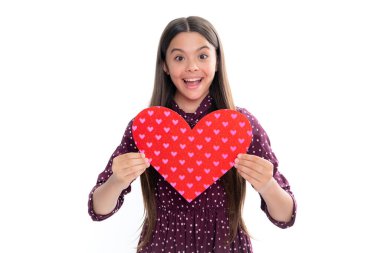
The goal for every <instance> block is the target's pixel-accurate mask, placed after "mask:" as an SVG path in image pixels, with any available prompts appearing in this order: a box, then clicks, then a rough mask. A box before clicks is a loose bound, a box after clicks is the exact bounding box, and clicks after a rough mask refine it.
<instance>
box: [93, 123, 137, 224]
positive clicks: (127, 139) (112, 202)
mask: <svg viewBox="0 0 380 253" xmlns="http://www.w3.org/2000/svg"><path fill="white" fill-rule="evenodd" d="M132 123H133V121H131V122H130V123H129V125H128V127H127V128H126V130H125V133H124V136H123V138H122V141H121V143H120V145H119V146H118V147H117V148H116V150H115V151H114V153H113V154H112V156H111V158H110V159H109V161H108V164H107V166H106V168H105V170H104V171H103V172H102V173H100V174H99V176H98V180H97V183H96V185H95V186H94V187H93V188H92V190H91V192H90V194H89V200H88V213H89V215H90V216H91V218H92V219H93V220H95V221H101V220H104V219H106V218H108V217H110V216H112V215H113V214H114V213H115V212H117V211H118V210H119V208H120V207H121V206H122V204H123V202H124V195H125V194H127V193H129V192H130V191H131V186H130V183H131V182H132V181H133V180H132V179H131V178H134V177H128V176H127V178H126V179H123V176H125V174H123V173H122V172H120V170H122V168H123V166H124V165H125V160H126V158H125V155H124V154H126V153H131V152H137V151H138V150H137V147H136V145H135V143H134V140H133V137H132ZM139 155H141V154H139ZM140 159H143V158H140ZM114 164H115V165H114ZM115 168H116V169H117V171H118V172H117V173H114V171H115ZM116 174H118V175H119V176H117V175H116ZM132 174H133V173H132ZM135 176H136V177H137V176H138V175H137V174H135Z"/></svg>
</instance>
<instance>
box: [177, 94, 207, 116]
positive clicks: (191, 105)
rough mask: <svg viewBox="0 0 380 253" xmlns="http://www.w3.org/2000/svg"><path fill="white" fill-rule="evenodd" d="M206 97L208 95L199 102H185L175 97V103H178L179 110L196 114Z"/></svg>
mask: <svg viewBox="0 0 380 253" xmlns="http://www.w3.org/2000/svg"><path fill="white" fill-rule="evenodd" d="M206 96H207V94H206V95H205V96H204V97H202V98H199V99H197V100H184V99H181V98H179V97H178V96H176V95H175V96H174V101H175V102H176V103H177V105H178V106H179V108H181V110H183V111H184V112H186V113H194V112H196V111H197V109H198V107H199V105H200V104H201V102H202V101H203V99H204V98H205V97H206Z"/></svg>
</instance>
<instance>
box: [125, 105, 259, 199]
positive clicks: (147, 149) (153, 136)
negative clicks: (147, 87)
mask: <svg viewBox="0 0 380 253" xmlns="http://www.w3.org/2000/svg"><path fill="white" fill-rule="evenodd" d="M132 134H133V138H134V140H135V143H136V145H137V147H138V149H139V150H140V152H142V153H144V154H145V155H146V157H147V158H148V159H149V160H150V163H151V165H152V166H153V167H154V168H155V169H156V170H157V171H158V172H159V173H160V174H161V175H162V176H163V177H164V178H165V179H166V180H167V181H168V182H169V183H170V184H171V185H172V186H173V187H174V188H175V189H176V190H177V191H178V192H179V193H180V194H181V195H182V196H183V197H184V198H185V199H186V200H187V201H188V202H191V201H192V200H193V199H195V198H196V197H197V196H199V195H200V194H201V193H202V192H204V191H205V190H206V189H207V188H208V187H209V186H210V185H211V184H213V183H214V182H215V181H217V180H218V179H219V178H220V177H221V176H223V175H224V174H225V173H226V172H227V171H228V170H229V169H231V168H232V167H233V165H234V160H235V158H236V157H237V155H238V154H239V153H246V152H247V149H248V147H249V145H250V143H251V140H252V128H251V125H250V123H249V121H248V119H247V118H246V117H245V116H244V115H243V114H241V113H239V112H237V111H233V110H228V109H222V110H217V111H214V112H212V113H210V114H208V115H206V116H205V117H203V118H202V119H201V120H200V121H199V122H198V123H197V125H196V126H195V127H194V128H193V129H191V128H190V127H189V125H188V124H187V123H186V121H185V120H184V119H183V118H182V117H181V116H180V115H179V114H178V113H176V112H175V111H173V110H170V109H168V108H166V107H159V106H154V107H150V108H147V109H145V110H143V111H141V112H140V113H139V114H138V115H137V116H136V118H135V119H134V122H133V126H132Z"/></svg>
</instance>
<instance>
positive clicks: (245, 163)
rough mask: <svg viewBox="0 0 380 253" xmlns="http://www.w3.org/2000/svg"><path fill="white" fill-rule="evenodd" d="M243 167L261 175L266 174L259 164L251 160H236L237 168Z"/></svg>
mask: <svg viewBox="0 0 380 253" xmlns="http://www.w3.org/2000/svg"><path fill="white" fill-rule="evenodd" d="M242 166H243V167H246V168H248V169H249V170H252V171H256V172H257V173H259V174H264V168H263V167H262V165H261V164H258V163H256V162H254V161H251V160H240V159H238V158H237V159H235V167H236V168H240V167H242Z"/></svg>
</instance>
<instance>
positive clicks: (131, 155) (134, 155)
mask: <svg viewBox="0 0 380 253" xmlns="http://www.w3.org/2000/svg"><path fill="white" fill-rule="evenodd" d="M116 158H117V159H138V158H145V154H144V153H137V152H130V153H125V154H122V155H119V156H117V157H115V159H116Z"/></svg>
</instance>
